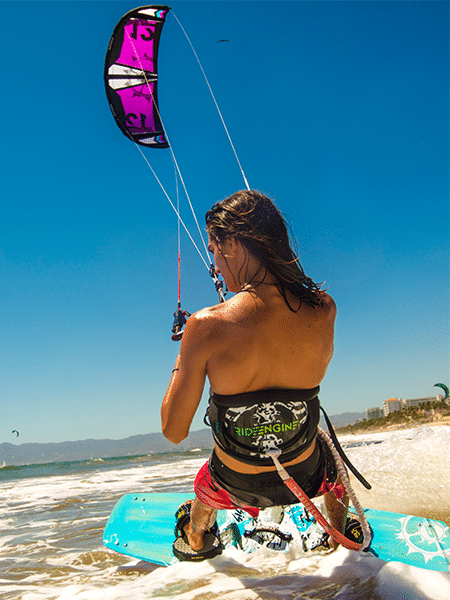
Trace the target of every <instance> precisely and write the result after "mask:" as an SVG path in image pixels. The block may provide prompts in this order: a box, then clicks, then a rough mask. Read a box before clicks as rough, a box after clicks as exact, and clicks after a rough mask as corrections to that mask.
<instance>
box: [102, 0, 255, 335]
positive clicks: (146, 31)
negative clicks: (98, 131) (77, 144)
mask: <svg viewBox="0 0 450 600" xmlns="http://www.w3.org/2000/svg"><path fill="white" fill-rule="evenodd" d="M169 10H170V7H168V6H143V7H141V8H137V9H134V10H132V11H130V12H129V13H127V14H126V15H124V16H123V17H122V18H121V19H120V21H119V23H118V24H117V26H116V27H115V29H114V32H113V35H112V37H111V40H110V43H109V47H108V52H107V54H106V60H105V72H104V79H105V87H106V94H107V97H108V100H109V105H110V108H111V112H112V114H113V116H114V118H115V120H116V123H117V125H118V126H119V128H120V129H121V130H122V132H123V133H124V134H125V135H126V136H127V137H128V138H129V139H130V140H131V141H133V142H134V144H135V146H136V147H137V149H138V150H139V152H140V154H141V156H142V157H143V158H144V160H145V162H146V163H147V166H148V167H149V169H150V170H151V172H152V174H153V176H154V177H155V179H156V181H157V183H158V184H159V186H160V188H161V190H162V191H163V193H164V195H165V196H166V198H167V200H168V202H169V204H170V205H171V207H172V209H173V210H174V212H175V214H176V215H177V219H178V223H177V225H178V227H177V229H178V303H177V311H176V312H175V313H174V317H175V320H174V327H173V329H172V332H173V333H174V336H172V339H180V337H181V333H180V332H181V328H182V326H183V325H184V324H185V323H186V318H187V316H189V313H187V312H186V311H182V310H181V243H180V239H181V231H180V224H181V225H182V226H183V228H184V230H185V231H186V233H187V235H188V237H189V239H190V240H191V242H192V244H193V245H194V247H195V249H196V250H197V252H198V254H199V256H200V258H201V260H202V261H203V263H204V264H205V266H206V268H207V269H208V271H209V274H210V275H211V277H212V279H213V281H214V285H215V287H216V290H217V292H218V295H219V301H221V302H222V301H224V300H225V293H226V292H224V291H223V282H222V281H220V280H219V278H218V276H217V274H216V273H215V271H214V266H213V265H212V264H211V263H210V260H209V254H208V248H207V245H206V243H205V239H204V236H203V233H202V230H201V228H200V225H199V222H198V219H197V216H196V213H195V210H194V207H193V204H192V202H191V199H190V196H189V193H188V191H187V188H186V185H185V182H184V178H183V176H182V173H181V170H180V168H179V165H178V161H177V159H176V156H175V153H174V151H173V148H172V146H171V144H170V142H169V137H168V134H167V130H166V129H165V127H164V124H163V121H162V118H161V114H160V111H159V107H158V101H157V80H158V74H157V56H158V45H159V38H160V35H161V31H162V27H163V25H164V22H165V18H166V16H167V14H168V12H169ZM172 14H173V15H174V18H175V20H176V21H177V23H178V25H179V26H180V28H181V30H182V32H183V34H184V35H185V37H186V39H187V41H188V43H189V46H190V47H191V50H192V52H193V54H194V56H195V58H196V60H197V63H198V65H199V67H200V70H201V72H202V74H203V77H204V79H205V81H206V84H207V87H208V89H209V92H210V94H211V97H212V99H213V102H214V104H215V106H216V109H217V112H218V114H219V117H220V120H221V122H222V125H223V127H224V129H225V132H226V135H227V137H228V140H229V143H230V145H231V148H232V150H233V153H234V156H235V158H236V161H237V163H238V166H239V169H240V171H241V174H242V177H243V179H244V183H245V185H246V187H247V189H248V190H250V186H249V184H248V181H247V178H246V176H245V173H244V170H243V168H242V165H241V163H240V161H239V158H238V155H237V152H236V149H235V147H234V144H233V142H232V139H231V136H230V133H229V131H228V128H227V126H226V123H225V120H224V118H223V116H222V113H221V111H220V108H219V105H218V103H217V100H216V98H215V96H214V93H213V90H212V88H211V85H210V83H209V80H208V78H207V76H206V73H205V70H204V68H203V66H202V64H201V62H200V59H199V57H198V54H197V52H196V51H195V48H194V46H193V44H192V42H191V40H190V39H189V36H188V35H187V33H186V31H185V29H184V27H183V26H182V24H181V23H180V21H179V19H178V18H177V17H176V15H175V14H174V13H172ZM141 146H145V147H147V148H169V150H170V155H171V158H172V162H173V165H174V168H175V181H176V194H177V201H176V206H175V204H174V202H173V201H172V200H171V198H170V196H169V194H168V193H167V191H166V189H165V188H164V186H163V184H162V182H161V180H160V178H159V177H158V176H157V174H156V172H155V170H154V169H153V167H152V166H151V164H150V162H149V160H148V158H147V156H146V155H145V154H144V152H143V151H142V148H141ZM178 177H179V178H180V181H181V185H182V187H183V190H184V193H185V194H186V198H187V201H188V204H189V207H190V210H191V213H192V215H193V218H194V221H195V224H196V226H197V230H198V233H199V235H200V239H201V240H202V243H203V249H204V252H205V255H206V260H205V258H204V256H203V254H202V252H201V251H200V249H199V247H198V245H197V244H196V242H195V240H194V239H193V237H192V235H191V233H190V231H189V229H188V227H187V226H186V224H185V222H184V221H183V219H182V218H181V215H180V203H179V188H178ZM179 334H180V335H179Z"/></svg>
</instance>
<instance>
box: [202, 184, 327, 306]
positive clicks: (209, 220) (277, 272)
mask: <svg viewBox="0 0 450 600" xmlns="http://www.w3.org/2000/svg"><path fill="white" fill-rule="evenodd" d="M205 219H206V228H207V230H208V233H209V235H210V237H211V238H212V239H213V240H214V241H215V242H216V243H217V244H218V245H219V246H220V245H221V244H223V242H224V241H225V240H226V239H227V238H236V239H237V240H239V241H240V242H241V243H242V244H243V245H244V246H245V247H246V248H247V250H248V251H249V252H251V254H253V256H255V257H257V258H258V259H259V260H260V261H261V264H262V268H265V269H266V271H269V272H270V273H271V274H272V275H273V276H274V277H275V279H276V282H277V283H276V286H277V288H278V291H279V292H280V294H281V295H282V296H283V298H284V300H285V302H286V304H287V306H288V307H289V308H290V310H292V311H293V312H297V310H299V308H300V307H301V305H302V304H303V303H305V304H307V305H309V306H314V307H315V306H320V305H321V304H322V301H321V291H320V286H319V285H318V284H317V283H314V281H313V280H312V279H310V278H309V277H307V276H306V275H305V272H304V271H303V268H302V266H301V264H300V262H299V260H298V257H297V256H296V255H295V253H294V251H293V250H292V248H291V244H290V240H289V234H288V230H287V227H286V222H285V220H284V218H283V216H282V214H281V213H280V211H279V210H278V208H277V207H276V206H275V204H274V203H273V202H272V200H270V198H267V196H264V195H263V194H260V193H259V192H256V191H254V190H242V191H240V192H236V193H235V194H233V195H232V196H230V197H229V198H226V199H225V200H222V201H221V202H217V204H214V206H213V207H212V208H211V210H209V211H208V212H207V213H206V217H205ZM248 283H251V282H248ZM287 292H290V293H291V294H292V295H293V296H294V297H295V298H297V300H298V301H299V306H298V307H297V308H293V307H292V306H291V304H290V303H289V301H288V298H287V294H286V293H287Z"/></svg>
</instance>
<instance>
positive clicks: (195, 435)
mask: <svg viewBox="0 0 450 600" xmlns="http://www.w3.org/2000/svg"><path fill="white" fill-rule="evenodd" d="M364 416H365V413H343V414H341V415H333V416H330V421H331V422H332V424H333V426H334V427H336V428H338V427H344V426H345V425H350V424H351V423H355V422H356V421H358V420H359V419H361V418H363V417H364ZM321 426H322V427H324V429H325V430H326V426H325V425H324V424H323V423H322V422H321ZM212 447H213V440H212V435H211V430H210V429H201V430H200V431H192V432H191V433H190V434H189V436H188V437H187V438H186V439H185V440H184V441H183V442H181V443H180V444H178V445H176V444H172V443H171V442H169V441H168V440H166V438H165V437H164V436H163V435H162V434H161V433H148V434H144V435H133V436H131V437H128V438H125V439H123V440H78V441H75V442H59V443H49V444H38V443H34V444H33V443H29V444H19V445H15V444H10V443H7V442H5V443H3V444H0V466H2V465H4V464H6V465H8V466H20V465H31V464H43V463H49V462H66V461H73V460H89V459H91V458H111V457H114V456H139V455H146V454H158V453H160V452H183V451H186V450H194V449H195V448H202V449H204V450H209V449H212Z"/></svg>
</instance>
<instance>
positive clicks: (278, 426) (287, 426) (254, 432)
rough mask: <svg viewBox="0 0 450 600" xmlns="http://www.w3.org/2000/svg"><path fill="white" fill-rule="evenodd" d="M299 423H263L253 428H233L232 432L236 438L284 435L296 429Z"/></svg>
mask: <svg viewBox="0 0 450 600" xmlns="http://www.w3.org/2000/svg"><path fill="white" fill-rule="evenodd" d="M298 425H299V421H291V422H290V423H264V424H263V425H257V426H255V427H234V432H235V434H236V435H237V436H238V437H257V436H261V435H267V434H269V433H284V432H285V431H293V430H295V429H297V427H298Z"/></svg>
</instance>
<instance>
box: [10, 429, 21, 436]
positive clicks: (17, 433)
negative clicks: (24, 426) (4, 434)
mask: <svg viewBox="0 0 450 600" xmlns="http://www.w3.org/2000/svg"><path fill="white" fill-rule="evenodd" d="M11 433H15V434H16V437H19V432H18V431H17V429H13V430H12V431H11Z"/></svg>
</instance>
